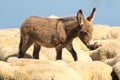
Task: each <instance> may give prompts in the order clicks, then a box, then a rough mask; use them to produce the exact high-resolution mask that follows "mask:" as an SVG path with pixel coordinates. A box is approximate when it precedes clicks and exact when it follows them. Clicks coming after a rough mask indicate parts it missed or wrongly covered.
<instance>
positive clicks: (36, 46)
mask: <svg viewBox="0 0 120 80" xmlns="http://www.w3.org/2000/svg"><path fill="white" fill-rule="evenodd" d="M40 49H41V46H40V45H39V44H37V43H35V44H34V50H33V58H34V59H39V52H40Z"/></svg>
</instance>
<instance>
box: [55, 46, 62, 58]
mask: <svg viewBox="0 0 120 80" xmlns="http://www.w3.org/2000/svg"><path fill="white" fill-rule="evenodd" d="M55 49H56V53H57V55H56V60H61V59H62V48H61V47H56V48H55Z"/></svg>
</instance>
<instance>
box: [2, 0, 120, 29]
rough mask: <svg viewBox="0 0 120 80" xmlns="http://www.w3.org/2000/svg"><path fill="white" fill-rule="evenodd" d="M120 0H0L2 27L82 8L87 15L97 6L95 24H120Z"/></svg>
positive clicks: (68, 13) (60, 15)
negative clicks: (31, 17)
mask: <svg viewBox="0 0 120 80" xmlns="http://www.w3.org/2000/svg"><path fill="white" fill-rule="evenodd" d="M119 3H120V1H119V0H0V29H1V28H13V27H17V28H19V27H20V25H21V23H22V22H23V21H24V20H25V19H26V18H27V17H29V16H43V17H48V16H50V15H56V16H59V17H63V16H68V15H74V14H76V12H77V11H78V10H79V9H82V10H83V12H84V15H85V16H88V15H89V14H90V13H91V10H92V9H93V7H96V8H97V11H96V16H95V19H94V22H93V23H94V24H107V25H120V19H119V18H120V9H119V8H120V5H119Z"/></svg>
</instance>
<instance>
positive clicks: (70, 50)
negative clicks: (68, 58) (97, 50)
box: [66, 43, 78, 61]
mask: <svg viewBox="0 0 120 80" xmlns="http://www.w3.org/2000/svg"><path fill="white" fill-rule="evenodd" d="M66 49H67V50H68V51H69V52H70V53H71V54H72V57H73V58H74V61H77V60H78V57H77V54H76V52H75V50H74V49H73V45H72V43H70V44H69V45H68V46H67V47H66Z"/></svg>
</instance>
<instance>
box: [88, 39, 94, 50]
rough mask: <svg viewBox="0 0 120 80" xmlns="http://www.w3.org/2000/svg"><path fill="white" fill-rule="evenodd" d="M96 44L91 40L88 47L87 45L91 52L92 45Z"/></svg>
mask: <svg viewBox="0 0 120 80" xmlns="http://www.w3.org/2000/svg"><path fill="white" fill-rule="evenodd" d="M93 44H94V42H93V40H90V41H89V42H88V43H87V44H86V45H87V48H89V49H90V50H91V45H93Z"/></svg>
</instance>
